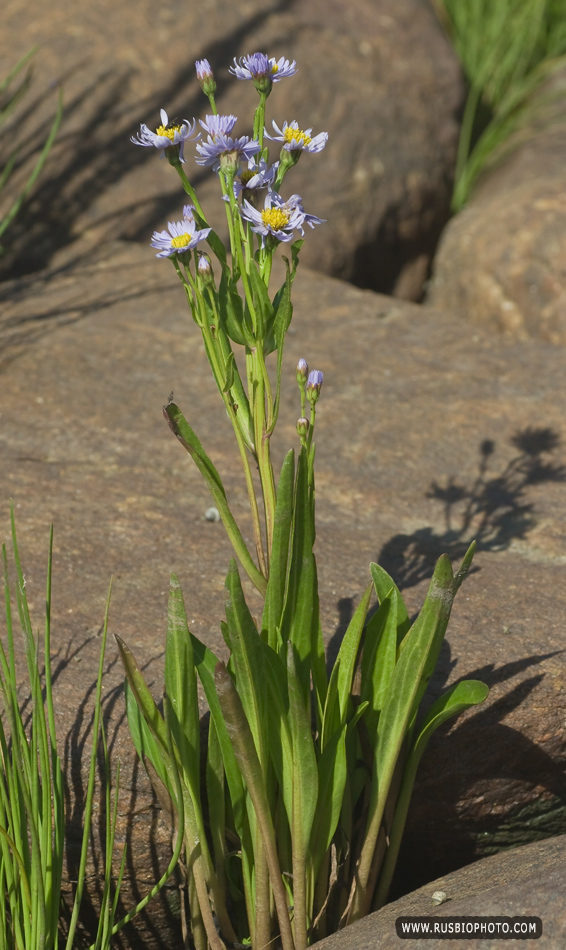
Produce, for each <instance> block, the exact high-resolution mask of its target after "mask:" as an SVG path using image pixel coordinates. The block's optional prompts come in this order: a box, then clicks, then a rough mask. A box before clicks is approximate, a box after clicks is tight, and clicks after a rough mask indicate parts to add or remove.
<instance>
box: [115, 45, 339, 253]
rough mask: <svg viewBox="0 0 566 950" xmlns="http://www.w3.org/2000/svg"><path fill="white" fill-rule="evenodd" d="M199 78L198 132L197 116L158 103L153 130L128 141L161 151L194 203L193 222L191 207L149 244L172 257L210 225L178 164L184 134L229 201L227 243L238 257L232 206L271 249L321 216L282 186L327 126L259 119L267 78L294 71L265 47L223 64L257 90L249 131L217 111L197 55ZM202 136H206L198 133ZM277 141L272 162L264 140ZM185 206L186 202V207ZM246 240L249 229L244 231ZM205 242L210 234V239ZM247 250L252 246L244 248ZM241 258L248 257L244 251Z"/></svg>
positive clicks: (315, 148)
mask: <svg viewBox="0 0 566 950" xmlns="http://www.w3.org/2000/svg"><path fill="white" fill-rule="evenodd" d="M195 65H196V75H197V80H198V82H199V84H200V86H201V87H202V89H203V91H204V92H205V93H206V95H207V96H208V99H209V101H210V103H211V106H212V110H213V111H212V113H211V114H209V115H207V116H205V118H204V119H200V120H199V124H200V126H201V128H202V132H196V131H195V130H196V120H194V119H193V120H192V121H189V120H187V119H184V120H183V121H179V120H177V119H173V120H171V121H170V120H169V116H168V114H167V113H166V112H165V110H164V109H162V110H161V125H159V126H158V127H157V128H156V130H155V132H153V131H151V130H150V129H149V128H148V127H147V126H146V125H142V126H141V128H140V131H139V133H138V134H137V135H135V136H132V138H131V141H132V142H133V143H134V144H136V145H142V146H152V147H154V148H156V149H157V150H158V151H159V153H160V156H161V157H163V156H164V155H167V156H168V157H169V159H170V161H171V163H172V164H174V165H176V166H177V168H178V171H179V174H180V175H181V177H182V179H183V184H184V186H185V190H186V192H187V194H188V195H189V196H190V198H191V199H192V201H193V204H194V207H195V208H197V210H198V227H197V224H196V222H195V218H194V215H193V216H192V217H190V218H186V217H185V218H184V220H183V221H177V222H172V221H170V222H169V223H168V226H167V227H168V230H167V231H159V232H157V231H156V232H155V233H154V235H153V239H152V247H156V248H158V249H159V254H158V255H157V256H158V257H174V258H175V259H177V257H178V256H179V255H181V254H185V253H186V252H187V251H190V250H192V249H193V248H194V247H196V245H197V243H198V242H199V241H203V240H207V239H208V238H209V236H210V233H211V229H210V228H208V227H206V219H205V218H204V215H203V214H202V211H201V209H200V206H199V205H198V203H197V201H196V196H195V194H194V190H193V189H192V186H191V185H190V182H189V181H188V179H187V178H186V175H185V173H184V172H183V171H182V170H181V169H180V166H179V163H183V164H186V157H185V154H184V146H185V143H186V142H188V141H194V142H195V143H196V145H195V148H196V155H195V161H196V164H197V165H201V166H205V167H210V168H212V170H213V171H215V172H217V173H218V174H219V176H220V178H221V183H222V198H223V200H224V202H225V203H226V205H227V214H228V216H229V226H230V236H231V251H232V255H233V256H235V257H237V250H238V249H237V248H236V247H235V246H234V242H235V241H236V240H237V238H238V232H239V229H238V228H236V226H235V224H234V220H235V219H234V214H237V215H238V216H239V218H240V221H241V227H242V228H244V229H245V228H246V227H247V228H249V231H248V234H249V233H250V232H251V233H252V234H255V235H257V240H258V246H259V249H260V250H262V251H264V252H266V253H267V252H270V251H272V250H273V248H274V247H276V246H277V244H278V243H288V242H290V241H292V240H293V239H294V237H295V235H296V234H299V235H300V236H301V237H303V236H304V233H305V232H304V228H305V225H309V227H311V228H314V227H315V225H317V224H321V223H322V221H323V219H322V218H319V217H317V216H316V215H313V214H307V213H306V211H305V209H304V207H303V202H302V199H301V197H300V195H292V196H291V197H290V198H287V199H284V198H282V197H281V195H280V193H279V192H280V189H281V185H282V182H283V179H284V177H285V175H286V173H287V171H288V170H289V169H290V168H291V167H292V166H293V165H295V164H296V163H297V161H298V160H299V158H300V156H301V154H302V153H303V152H310V153H313V154H314V153H317V152H320V151H322V149H323V148H324V147H325V145H326V143H327V140H328V134H327V133H326V132H319V133H318V134H316V135H313V134H312V129H311V128H308V129H301V128H300V127H299V124H298V122H297V121H296V120H293V121H291V122H288V121H284V122H283V124H282V125H281V126H279V125H278V124H277V123H276V122H275V121H274V120H272V127H273V130H272V133H269V132H268V131H267V129H266V128H265V126H264V115H265V100H266V98H267V95H268V94H269V92H270V90H271V86H272V84H273V83H277V82H280V81H281V80H282V79H286V78H288V77H290V76H294V75H295V73H296V72H297V65H296V63H295V61H294V60H293V61H292V62H290V61H289V60H287V59H285V58H284V57H281V58H280V59H279V60H276V59H275V58H274V57H269V56H267V55H266V54H265V53H260V52H258V53H252V54H251V55H249V56H243V57H241V58H240V59H239V60H238V59H234V64H233V66H231V67H230V70H229V72H230V73H231V74H232V75H233V76H235V77H236V78H237V79H250V80H252V81H253V82H254V84H255V86H256V88H257V89H258V92H259V94H260V106H259V107H258V109H257V111H256V116H255V120H254V134H253V136H249V135H240V136H237V135H235V134H234V127H235V125H236V122H237V117H236V116H235V115H231V114H226V115H221V114H218V111H217V109H216V103H215V99H214V93H215V90H216V82H215V79H214V75H213V72H212V68H211V66H210V63H209V62H208V60H207V59H202V60H197V62H196V64H195ZM203 136H204V138H203ZM266 139H267V140H269V141H271V142H280V143H281V153H280V155H279V158H278V160H276V161H274V162H273V163H270V161H269V154H268V148H267V147H266V146H264V140H266ZM261 191H265V192H266V194H265V197H264V201H263V208H262V209H261V210H259V208H258V204H259V201H258V195H259V193H260V192H261ZM185 210H186V209H185ZM244 240H245V241H247V242H249V241H250V237H248V238H244ZM209 243H210V242H209ZM250 250H251V248H250ZM246 256H247V259H248V260H249V259H250V256H249V252H247V255H246Z"/></svg>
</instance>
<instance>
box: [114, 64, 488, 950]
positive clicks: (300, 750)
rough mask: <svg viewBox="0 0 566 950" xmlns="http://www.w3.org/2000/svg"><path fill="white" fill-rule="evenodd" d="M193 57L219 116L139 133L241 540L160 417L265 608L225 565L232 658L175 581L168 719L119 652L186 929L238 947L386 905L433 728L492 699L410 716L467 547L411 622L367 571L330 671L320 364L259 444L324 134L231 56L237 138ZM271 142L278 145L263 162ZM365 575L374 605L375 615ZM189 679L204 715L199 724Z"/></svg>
mask: <svg viewBox="0 0 566 950" xmlns="http://www.w3.org/2000/svg"><path fill="white" fill-rule="evenodd" d="M196 70H197V78H198V81H199V82H200V85H201V87H202V89H203V91H204V92H205V94H206V96H207V97H208V100H209V103H210V106H211V110H212V113H211V114H210V115H208V116H207V117H206V119H204V120H201V121H200V125H201V127H202V130H203V131H202V132H201V133H199V134H198V136H197V138H196V139H194V130H195V128H196V123H195V122H189V121H187V120H184V121H183V122H177V121H175V122H173V123H169V122H168V116H167V114H166V113H164V112H163V113H162V126H160V127H159V128H158V130H157V132H156V133H155V134H153V133H150V132H149V130H147V129H146V127H145V126H142V131H141V132H140V134H139V135H138V136H137V137H135V138H134V139H133V141H134V142H135V143H136V144H139V145H144V146H153V147H156V148H157V149H159V150H160V151H161V152H162V153H163V154H164V155H165V156H166V157H167V158H168V159H169V162H170V163H171V165H172V166H173V167H174V168H175V169H176V171H177V172H178V174H179V176H180V179H181V182H182V184H183V187H184V190H185V192H186V194H187V195H188V197H189V203H188V204H186V205H185V207H184V209H183V219H182V221H178V222H170V223H169V226H168V230H164V231H161V232H156V233H155V234H154V235H153V240H152V246H153V247H155V248H158V249H159V253H158V255H157V256H158V257H170V258H171V261H172V263H173V266H174V267H175V270H176V272H177V276H178V278H179V280H180V281H181V283H182V285H183V288H184V290H185V294H186V297H187V301H188V304H189V307H190V310H191V313H192V316H193V319H194V320H195V322H196V323H197V325H198V326H199V328H200V330H201V332H202V337H203V341H204V346H205V351H206V355H207V357H208V360H209V363H210V366H211V369H212V373H213V375H214V379H215V381H216V384H217V387H218V391H219V393H220V397H221V399H222V402H223V404H224V408H225V410H226V413H227V415H228V417H229V419H230V421H231V423H232V426H233V429H234V434H235V438H236V442H237V445H238V449H239V453H240V458H241V462H242V467H243V472H244V478H245V482H246V486H247V491H248V497H249V502H250V509H251V515H252V521H253V536H254V548H255V550H254V551H253V552H252V551H250V549H249V547H248V545H247V544H246V541H245V539H244V537H243V535H242V533H241V531H240V528H239V527H238V524H237V522H236V519H235V517H234V515H233V513H232V511H231V508H230V505H229V501H228V498H227V495H226V491H225V488H224V485H223V483H222V479H221V477H220V475H219V473H218V472H217V470H216V468H215V467H214V465H213V463H212V462H211V460H210V458H209V457H208V455H207V454H206V451H205V449H204V447H203V445H202V444H201V442H200V440H199V438H198V437H197V435H196V433H195V432H194V430H193V429H192V428H191V426H190V424H189V422H188V421H187V419H186V418H185V416H184V415H183V413H182V411H181V409H180V408H179V407H178V406H177V405H176V403H175V402H173V401H172V399H170V401H169V402H168V404H167V405H166V406H165V408H164V414H165V418H166V420H167V422H168V424H169V426H170V428H171V429H172V431H173V433H174V434H175V436H176V437H177V439H178V440H179V442H180V443H181V444H182V445H183V447H184V448H185V449H186V450H187V452H188V453H189V454H190V455H191V457H192V458H193V460H194V462H195V464H196V465H197V467H198V469H199V470H200V472H201V473H202V475H203V477H204V478H205V480H206V482H207V484H208V486H209V488H210V491H211V493H212V497H213V500H214V504H215V506H216V508H217V510H218V513H219V515H220V518H221V519H222V521H223V523H224V526H225V528H226V531H227V533H228V536H229V538H230V540H231V542H232V545H233V548H234V552H235V554H236V558H237V561H239V564H240V566H241V568H242V569H243V570H244V571H245V573H246V574H247V575H248V577H249V579H250V580H251V582H252V583H253V584H254V585H255V587H256V588H257V590H258V591H259V593H260V594H261V595H262V597H263V600H264V607H263V614H262V617H261V621H260V622H259V623H258V622H257V621H256V620H255V619H254V617H253V616H252V614H251V612H250V610H249V607H248V605H247V603H246V599H245V596H244V592H243V589H242V584H241V580H240V573H239V568H238V564H237V561H236V560H233V561H232V563H231V564H230V568H229V571H228V576H227V580H226V590H227V600H226V622H225V623H223V624H222V634H223V637H224V640H225V643H226V647H227V650H228V653H229V659H228V661H227V662H225V661H222V660H220V659H219V658H218V657H216V656H215V655H214V654H213V652H212V651H211V650H210V649H209V648H208V647H207V646H206V645H205V644H204V643H202V642H201V641H200V640H198V638H197V637H195V636H194V635H193V634H192V633H191V632H190V631H189V628H188V624H187V618H186V612H185V607H184V602H183V596H182V593H181V590H180V587H179V583H178V581H177V578H176V577H175V575H173V576H172V578H171V586H170V597H169V608H168V628H167V641H166V656H165V701H164V712H163V715H162V713H161V712H160V711H159V709H158V707H157V705H156V703H155V701H154V699H153V697H152V695H151V693H150V691H149V689H148V687H147V685H146V683H145V681H144V679H143V676H142V674H141V672H140V668H139V666H138V664H137V663H136V660H135V659H134V657H133V655H132V653H131V651H130V650H129V649H128V647H127V645H126V644H125V643H124V642H123V641H122V640H120V639H118V644H119V649H120V653H121V656H122V660H123V663H124V666H125V670H126V677H127V683H126V702H127V711H128V720H129V725H130V730H131V733H132V737H133V740H134V743H135V745H136V748H137V750H138V753H139V755H140V757H142V758H143V759H144V760H145V761H146V763H147V764H148V766H150V774H151V775H152V777H153V781H154V784H155V787H156V790H157V791H158V794H160V795H165V796H166V797H167V798H168V799H170V800H171V801H172V803H173V806H174V811H175V812H176V813H177V816H178V821H177V829H176V830H177V835H178V836H184V867H185V869H186V872H187V874H186V876H187V891H188V913H187V915H186V923H187V926H186V936H187V940H188V939H189V933H190V938H191V939H192V942H193V944H194V946H195V947H196V948H197V950H207V948H209V947H210V948H214V950H221V948H223V947H224V946H241V945H247V944H250V943H251V945H252V947H254V948H257V950H260V948H264V947H267V946H268V945H269V944H271V943H273V942H276V943H277V944H278V945H280V946H282V947H283V948H284V950H295V948H296V950H303V948H304V947H306V946H308V945H309V944H310V943H312V942H313V941H315V940H317V939H319V938H321V937H323V936H325V935H326V934H327V933H330V932H332V931H334V930H337V929H339V928H340V927H343V926H344V925H346V924H347V923H349V922H351V921H353V920H356V919H357V918H359V917H361V916H363V915H364V914H367V913H368V912H369V911H370V910H371V909H372V908H376V907H379V906H380V905H381V904H382V903H384V902H385V900H386V898H387V892H388V889H389V884H390V881H391V877H392V873H393V869H394V866H395V861H396V858H397V854H398V850H399V843H400V839H401V835H402V832H403V827H404V823H405V818H406V814H407V809H408V804H409V799H410V795H411V790H412V787H413V782H414V778H415V773H416V769H417V766H418V763H419V761H420V758H421V756H422V754H423V751H424V748H425V746H426V744H427V741H428V739H429V737H430V735H431V734H432V732H433V731H434V730H435V729H436V728H437V726H439V725H440V724H441V723H442V722H444V721H445V720H446V719H447V718H448V717H449V716H452V715H454V714H456V713H459V712H461V711H462V710H464V709H466V708H468V707H470V706H472V705H474V704H476V703H479V702H481V701H483V699H485V696H486V695H487V688H486V687H485V686H484V684H483V683H479V682H476V681H467V682H460V683H458V684H456V685H455V686H452V687H451V688H450V689H448V690H447V692H445V693H444V694H443V695H442V696H441V697H440V698H439V699H438V700H437V701H436V702H435V703H434V704H433V705H432V707H431V708H429V709H428V711H426V713H424V715H423V714H422V713H420V707H421V700H422V699H423V696H424V693H425V690H426V686H427V683H428V681H429V679H430V676H431V674H432V672H433V670H434V668H435V665H436V661H437V658H438V654H439V651H440V647H441V644H442V639H443V637H444V633H445V630H446V626H447V623H448V619H449V616H450V610H451V607H452V601H453V599H454V596H455V594H456V592H457V590H458V588H459V586H460V584H461V583H462V580H463V579H464V577H465V575H466V572H467V570H468V568H469V566H470V563H471V560H472V556H473V549H474V546H473V545H472V546H471V547H470V549H469V551H468V553H467V554H466V556H465V558H464V561H463V563H462V566H461V567H460V569H459V570H458V571H457V572H456V573H454V572H453V570H452V567H451V564H450V561H449V560H448V558H447V557H446V556H443V557H442V558H441V559H440V560H439V562H438V564H437V566H436V569H435V572H434V576H433V578H432V581H431V583H430V587H429V591H428V594H427V596H426V600H425V603H424V606H423V608H422V610H421V613H420V614H419V616H418V618H417V619H416V620H415V622H414V623H411V621H410V619H409V616H408V613H407V608H406V606H405V604H404V602H403V599H402V597H401V594H400V592H399V590H398V588H397V587H396V585H395V583H394V582H393V580H392V579H391V578H390V577H389V575H388V574H387V573H386V572H385V571H384V570H383V569H382V568H380V567H379V566H378V565H377V564H372V565H371V568H370V570H371V582H370V584H369V585H368V587H367V589H366V590H365V592H364V594H363V596H362V598H361V601H360V603H359V605H358V607H357V609H356V611H355V613H354V615H353V617H352V620H351V622H350V624H349V626H348V629H347V631H346V633H345V635H344V638H343V641H342V644H341V647H340V650H339V652H338V656H337V658H336V661H335V663H334V665H333V666H332V669H331V670H330V672H328V671H327V666H326V660H325V654H324V642H323V636H322V630H321V624H320V617H319V603H318V588H317V571H316V562H315V555H314V551H313V548H314V541H315V481H314V455H315V443H314V432H315V419H316V406H317V402H318V399H319V397H320V393H321V387H322V383H323V374H322V372H321V371H320V370H313V371H311V372H309V369H308V366H307V363H306V361H305V360H304V359H301V360H300V361H299V363H298V366H297V370H296V379H297V383H298V387H299V396H300V418H299V420H298V423H297V432H298V437H299V443H300V447H299V451H298V457H297V458H295V451H294V449H290V451H289V452H288V453H287V455H286V457H285V460H284V463H283V466H282V469H281V473H280V475H279V479H278V480H277V483H276V478H275V474H274V471H273V466H272V462H271V455H270V444H271V439H272V436H273V433H274V430H275V426H276V422H277V416H278V413H279V405H280V390H281V376H282V355H283V346H284V342H285V335H286V332H287V330H288V328H289V324H290V322H291V318H292V313H293V308H292V302H291V293H292V285H293V280H294V277H295V274H296V270H297V264H298V258H299V253H300V249H301V246H302V244H303V238H304V235H305V228H306V226H307V225H308V226H309V227H310V228H313V227H315V226H317V225H319V224H321V223H322V221H321V219H320V218H318V217H316V216H315V215H312V214H308V213H307V212H306V211H305V209H304V206H303V201H302V198H301V197H300V196H299V195H297V194H293V195H291V196H290V197H287V198H285V197H284V196H283V195H282V194H281V191H282V190H283V186H284V185H285V184H286V175H287V173H288V172H289V171H290V170H291V169H292V168H293V166H294V165H296V164H297V162H298V161H299V159H300V158H301V156H302V154H303V152H311V153H319V152H320V151H321V150H322V149H323V148H324V147H325V145H326V141H327V135H326V133H324V132H320V133H318V134H316V135H314V136H311V129H308V130H306V131H304V130H301V129H300V128H299V127H298V123H297V122H296V121H294V120H293V121H291V122H288V121H285V122H283V124H282V126H279V125H278V124H276V123H275V122H273V123H272V126H273V129H274V132H275V133H276V134H274V135H268V133H267V132H266V131H265V110H266V102H267V98H268V96H269V95H270V93H271V90H272V86H273V84H274V83H276V82H279V81H281V80H282V79H284V78H288V77H291V76H292V75H293V74H294V73H295V72H296V64H295V63H294V62H292V63H291V62H289V61H288V60H285V59H280V60H279V61H277V62H276V61H275V59H272V58H269V57H267V56H266V55H264V54H263V53H255V54H253V55H252V56H247V57H244V58H243V59H242V60H240V61H235V62H234V65H233V67H232V69H231V70H230V71H231V73H232V74H233V75H234V76H235V77H236V78H238V79H242V80H252V82H253V84H254V85H255V87H256V89H257V92H258V94H259V103H258V105H257V108H256V111H255V117H254V123H253V134H252V136H251V137H249V136H246V135H243V136H240V137H234V135H233V131H234V127H235V125H236V121H237V120H236V117H235V116H233V115H219V114H218V111H217V108H216V102H215V88H216V85H215V81H214V76H213V74H212V70H211V68H210V65H209V64H208V62H207V61H206V60H202V61H199V62H198V63H197V64H196ZM166 120H167V121H166ZM203 134H204V135H206V140H205V141H203ZM191 136H192V137H193V139H194V140H195V141H196V146H195V148H196V153H197V156H198V157H197V158H196V160H197V162H198V163H199V164H201V165H207V166H210V167H211V168H212V170H213V171H214V172H216V173H217V175H218V180H219V184H220V191H221V196H222V199H223V201H224V204H225V208H226V216H227V224H228V233H229V248H228V249H226V248H225V247H224V245H223V243H222V242H221V240H220V239H219V237H218V235H217V234H216V233H215V232H214V231H213V229H212V228H211V227H210V226H209V224H208V221H207V219H206V217H205V215H204V212H203V210H202V208H201V206H200V204H199V202H198V199H197V196H196V194H195V191H194V189H193V187H192V185H191V183H190V180H189V176H188V175H187V173H186V171H185V169H186V163H187V152H186V147H185V146H186V143H187V141H188V139H189V138H190V137H191ZM266 139H268V140H270V141H273V142H278V143H281V148H280V151H279V156H278V159H277V160H276V161H275V162H274V163H270V156H269V148H268V145H267V144H266ZM281 245H289V256H284V257H283V261H284V263H285V272H286V273H285V280H284V282H283V284H282V286H281V287H280V288H279V289H278V290H277V292H276V293H275V294H274V295H272V293H271V291H270V278H271V271H272V262H273V255H274V253H275V252H276V251H277V249H278V248H279V247H280V246H281ZM205 246H206V250H205ZM212 257H213V258H214V259H215V261H214V267H213V262H212ZM235 349H239V352H240V353H241V359H240V361H239V362H238V360H237V359H236V355H235ZM271 354H274V355H275V356H274V364H275V365H274V366H273V369H272V371H271V373H270V372H269V369H268V357H269V356H270V355H271ZM241 366H242V367H243V368H242V370H241V369H240V367H241ZM307 404H308V406H307ZM254 467H256V468H257V470H258V472H259V482H260V498H259V501H258V495H257V493H256V488H255V484H254V480H253V477H252V470H253V468H254ZM374 590H375V593H376V594H377V599H378V602H379V605H378V609H376V610H375V611H374V612H370V611H369V608H370V602H371V598H372V593H373V591H374ZM198 681H200V683H201V685H202V688H203V690H204V693H205V696H206V700H207V702H208V706H209V709H210V722H209V727H208V733H207V735H206V736H205V737H202V736H201V730H200V724H199V708H198V696H197V682H198ZM203 746H204V748H203ZM179 778H180V780H181V784H182V789H183V792H182V795H181V796H180V795H179V794H178V791H177V789H178V787H179Z"/></svg>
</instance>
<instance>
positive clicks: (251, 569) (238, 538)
mask: <svg viewBox="0 0 566 950" xmlns="http://www.w3.org/2000/svg"><path fill="white" fill-rule="evenodd" d="M163 415H164V416H165V418H166V420H167V422H168V424H169V428H170V429H171V431H172V432H173V434H174V435H175V437H176V438H177V439H178V440H179V442H180V443H181V445H182V446H183V447H184V448H185V449H186V450H187V452H188V453H189V455H190V456H191V458H192V459H193V461H194V462H195V464H196V466H197V468H198V470H199V472H200V473H201V475H202V476H203V478H204V479H205V481H206V483H207V485H208V487H209V489H210V492H211V494H212V497H213V499H214V503H215V505H216V507H217V509H218V512H219V514H220V517H221V518H222V522H223V524H224V527H225V529H226V533H227V535H228V537H229V538H230V541H231V543H232V547H233V548H234V551H235V552H236V555H237V556H238V558H239V559H240V563H241V564H242V567H243V568H244V570H245V572H246V574H247V575H248V577H249V578H250V580H251V582H252V584H254V585H255V587H257V589H258V590H259V592H260V594H265V590H266V587H267V581H266V579H265V577H264V576H263V574H262V573H261V571H259V570H258V568H257V567H256V565H255V564H254V561H253V559H252V556H251V554H250V552H249V551H248V549H247V547H246V543H245V541H244V539H243V537H242V533H241V531H240V529H239V527H238V525H237V524H236V521H235V519H234V516H233V514H232V512H231V511H230V507H229V505H228V500H227V498H226V491H225V490H224V485H223V484H222V479H221V478H220V475H219V474H218V472H217V471H216V468H215V467H214V465H213V464H212V462H211V460H210V459H209V457H208V455H207V454H206V452H205V451H204V449H203V447H202V445H201V443H200V441H199V439H198V437H197V435H196V433H195V432H194V431H193V429H191V427H190V425H189V423H188V422H187V420H186V419H185V417H184V415H183V413H182V412H181V410H180V409H179V407H178V406H177V405H176V404H175V403H174V402H171V403H169V405H167V406H165V407H164V408H163Z"/></svg>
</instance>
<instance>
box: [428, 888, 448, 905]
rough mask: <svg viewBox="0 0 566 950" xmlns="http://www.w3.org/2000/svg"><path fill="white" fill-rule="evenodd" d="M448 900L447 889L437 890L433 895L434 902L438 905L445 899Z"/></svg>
mask: <svg viewBox="0 0 566 950" xmlns="http://www.w3.org/2000/svg"><path fill="white" fill-rule="evenodd" d="M447 900H448V897H447V896H446V892H445V891H435V892H434V894H433V895H432V897H431V901H432V903H433V904H436V905H438V904H443V903H444V901H447Z"/></svg>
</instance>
